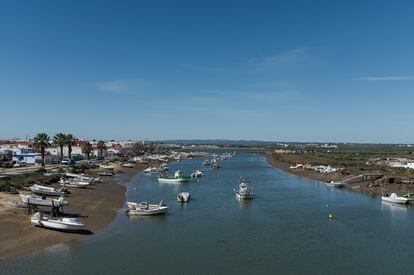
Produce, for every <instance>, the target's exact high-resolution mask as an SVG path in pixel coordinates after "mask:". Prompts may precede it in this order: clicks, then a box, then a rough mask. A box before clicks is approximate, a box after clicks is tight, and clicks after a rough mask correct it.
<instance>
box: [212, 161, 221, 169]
mask: <svg viewBox="0 0 414 275" xmlns="http://www.w3.org/2000/svg"><path fill="white" fill-rule="evenodd" d="M211 165H213V168H220V164H219V162H218V161H217V159H213V160H212V161H211Z"/></svg>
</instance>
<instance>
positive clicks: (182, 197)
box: [177, 192, 190, 202]
mask: <svg viewBox="0 0 414 275" xmlns="http://www.w3.org/2000/svg"><path fill="white" fill-rule="evenodd" d="M189 200H190V193H188V192H180V193H178V195H177V201H178V202H188V201H189Z"/></svg>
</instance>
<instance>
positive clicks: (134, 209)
mask: <svg viewBox="0 0 414 275" xmlns="http://www.w3.org/2000/svg"><path fill="white" fill-rule="evenodd" d="M127 205H128V209H127V211H126V213H127V214H128V215H141V216H153V215H163V214H165V213H167V212H168V206H166V205H165V204H164V203H163V202H162V201H161V202H160V203H159V204H150V203H147V202H141V203H136V202H127Z"/></svg>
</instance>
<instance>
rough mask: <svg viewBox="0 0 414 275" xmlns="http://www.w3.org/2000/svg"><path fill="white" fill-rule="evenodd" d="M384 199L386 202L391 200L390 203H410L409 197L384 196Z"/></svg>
mask: <svg viewBox="0 0 414 275" xmlns="http://www.w3.org/2000/svg"><path fill="white" fill-rule="evenodd" d="M382 200H383V201H385V202H390V203H398V204H407V203H408V199H407V198H401V197H398V198H391V197H382Z"/></svg>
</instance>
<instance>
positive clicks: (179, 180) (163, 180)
mask: <svg viewBox="0 0 414 275" xmlns="http://www.w3.org/2000/svg"><path fill="white" fill-rule="evenodd" d="M188 181H190V179H189V178H158V182H160V183H183V182H188Z"/></svg>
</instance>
